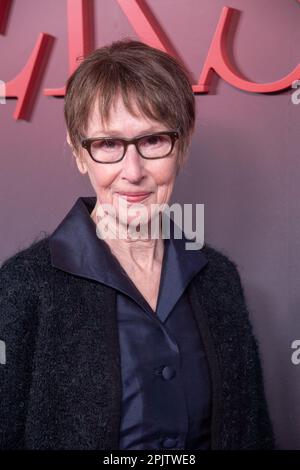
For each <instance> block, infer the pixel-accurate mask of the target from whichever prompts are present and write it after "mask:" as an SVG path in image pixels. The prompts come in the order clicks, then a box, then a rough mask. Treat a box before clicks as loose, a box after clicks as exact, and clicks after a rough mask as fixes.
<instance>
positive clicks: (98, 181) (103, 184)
mask: <svg viewBox="0 0 300 470" xmlns="http://www.w3.org/2000/svg"><path fill="white" fill-rule="evenodd" d="M88 173H89V177H90V182H91V184H92V186H93V188H94V190H95V191H96V193H100V192H103V191H109V189H110V186H111V185H112V183H113V182H114V180H115V178H116V172H115V171H113V169H112V168H107V167H105V166H103V167H102V166H101V167H99V166H98V165H97V166H94V165H93V166H90V167H89V169H88Z"/></svg>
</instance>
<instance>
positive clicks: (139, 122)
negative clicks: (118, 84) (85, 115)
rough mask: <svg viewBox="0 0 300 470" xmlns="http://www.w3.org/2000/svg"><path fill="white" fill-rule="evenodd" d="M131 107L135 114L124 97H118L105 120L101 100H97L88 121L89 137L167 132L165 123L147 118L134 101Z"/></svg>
mask: <svg viewBox="0 0 300 470" xmlns="http://www.w3.org/2000/svg"><path fill="white" fill-rule="evenodd" d="M130 105H131V108H132V111H133V113H132V112H131V111H130V110H129V109H127V108H126V106H125V104H124V101H123V99H122V97H121V96H120V95H118V96H117V97H116V98H115V100H114V101H113V102H112V105H111V106H110V109H109V113H108V118H107V120H105V119H103V117H102V115H101V112H100V109H99V100H98V99H95V101H94V103H93V105H92V108H91V112H90V116H89V119H88V125H87V134H88V136H89V137H93V136H95V135H100V134H101V135H105V134H107V135H108V134H109V135H118V136H120V137H121V135H122V134H124V135H127V136H131V134H132V135H135V134H136V133H139V132H148V131H149V132H158V131H160V130H167V127H166V126H165V125H164V124H163V123H161V122H159V121H157V120H154V119H151V118H148V117H147V116H145V114H143V113H142V111H141V110H140V109H139V107H138V105H137V103H136V102H135V101H134V100H132V101H131V102H130Z"/></svg>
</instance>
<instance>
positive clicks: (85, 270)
mask: <svg viewBox="0 0 300 470" xmlns="http://www.w3.org/2000/svg"><path fill="white" fill-rule="evenodd" d="M95 204H96V197H79V198H78V199H77V201H76V203H75V204H74V206H73V207H72V208H71V210H70V211H69V212H68V214H67V215H66V216H65V218H64V219H63V220H62V222H61V223H60V224H59V225H58V227H57V228H56V230H55V231H54V232H53V233H52V235H50V238H49V244H50V254H51V264H52V266H54V267H56V268H58V269H61V270H63V271H66V272H69V273H71V274H75V275H78V276H81V277H85V278H88V279H93V280H96V281H98V282H102V283H104V284H106V285H108V286H111V287H114V288H117V289H119V290H120V291H121V292H123V293H125V294H127V295H128V294H129V295H131V296H133V297H134V298H135V300H137V301H138V303H139V304H140V305H141V307H142V308H144V309H148V310H149V308H150V306H149V305H148V303H147V302H146V300H145V299H144V298H143V296H142V295H139V294H138V290H137V288H136V287H135V285H134V283H133V282H132V281H131V280H130V278H129V277H128V276H127V273H126V272H125V271H124V270H123V268H122V267H121V265H120V263H119V262H118V260H117V258H116V257H115V256H114V255H113V254H112V253H111V251H110V248H109V246H108V245H107V244H106V242H105V241H104V240H101V239H100V238H99V237H98V236H97V234H96V225H95V223H94V221H93V220H92V218H91V217H90V214H91V212H92V210H93V208H94V207H95ZM170 221H171V225H170V227H171V230H170V235H171V238H170V239H165V240H164V243H165V250H164V259H163V265H162V273H161V283H160V285H161V286H162V285H163V286H164V288H163V289H160V292H159V298H158V303H157V306H158V309H159V308H160V306H164V311H167V310H168V311H170V309H171V308H172V306H173V305H174V304H175V303H176V301H177V300H178V298H179V296H180V295H181V293H182V292H183V290H184V289H185V288H186V286H187V284H188V283H189V282H190V280H191V279H192V278H193V277H194V276H195V275H196V274H197V273H198V272H199V271H200V270H201V269H202V268H203V267H204V266H205V265H206V264H207V258H206V257H205V255H204V254H203V253H202V250H186V249H185V242H186V241H187V239H186V238H185V236H184V233H183V232H182V234H183V238H181V239H175V238H173V227H172V225H173V224H174V222H173V220H172V219H170ZM188 241H190V240H188ZM166 307H168V308H167V309H166Z"/></svg>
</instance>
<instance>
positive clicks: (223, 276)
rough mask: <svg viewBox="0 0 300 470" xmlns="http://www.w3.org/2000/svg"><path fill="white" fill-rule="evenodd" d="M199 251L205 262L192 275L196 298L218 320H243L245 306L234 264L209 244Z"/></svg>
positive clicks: (246, 313)
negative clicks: (200, 268)
mask: <svg viewBox="0 0 300 470" xmlns="http://www.w3.org/2000/svg"><path fill="white" fill-rule="evenodd" d="M202 252H203V255H204V256H205V257H206V259H207V261H208V262H207V264H206V265H205V267H204V269H202V270H201V271H200V272H199V273H198V274H197V275H196V276H195V279H194V287H195V288H196V293H197V298H198V299H199V300H200V302H201V304H202V306H203V307H204V308H205V309H206V310H207V311H210V312H211V318H215V319H217V321H218V322H219V321H220V319H221V322H231V321H233V320H234V321H245V319H248V309H247V305H246V301H245V294H244V289H243V286H242V283H241V279H240V275H239V272H238V268H237V265H236V264H235V263H234V262H233V261H232V260H231V259H230V258H229V257H228V256H227V255H225V254H224V253H222V252H220V251H218V250H216V249H215V248H213V247H211V246H210V245H205V246H204V247H203V248H202Z"/></svg>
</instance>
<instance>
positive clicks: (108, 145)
mask: <svg viewBox="0 0 300 470" xmlns="http://www.w3.org/2000/svg"><path fill="white" fill-rule="evenodd" d="M93 147H94V149H99V150H103V151H110V150H118V149H120V148H121V147H122V142H120V141H119V140H117V139H104V140H97V141H95V142H93Z"/></svg>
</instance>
